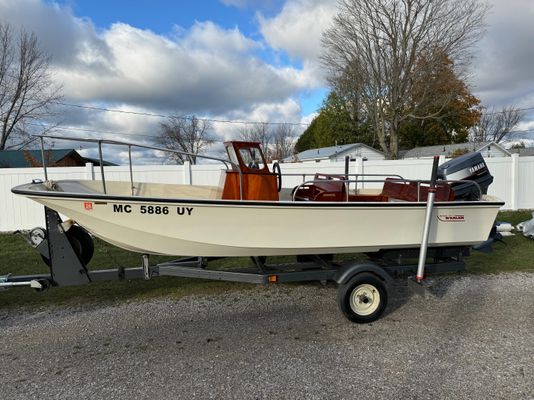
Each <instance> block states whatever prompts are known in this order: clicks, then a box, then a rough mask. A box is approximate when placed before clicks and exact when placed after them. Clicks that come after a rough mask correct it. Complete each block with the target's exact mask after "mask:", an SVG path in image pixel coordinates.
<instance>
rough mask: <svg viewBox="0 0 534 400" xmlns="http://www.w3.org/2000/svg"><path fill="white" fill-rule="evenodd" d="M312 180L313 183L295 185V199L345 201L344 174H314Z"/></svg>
mask: <svg viewBox="0 0 534 400" xmlns="http://www.w3.org/2000/svg"><path fill="white" fill-rule="evenodd" d="M313 180H314V182H313V183H309V184H306V185H302V186H297V187H298V189H297V190H296V193H295V200H297V201H347V187H346V182H345V181H346V180H347V178H346V177H345V176H344V175H331V174H315V177H314V179H313ZM295 189H296V188H295ZM295 189H293V190H295Z"/></svg>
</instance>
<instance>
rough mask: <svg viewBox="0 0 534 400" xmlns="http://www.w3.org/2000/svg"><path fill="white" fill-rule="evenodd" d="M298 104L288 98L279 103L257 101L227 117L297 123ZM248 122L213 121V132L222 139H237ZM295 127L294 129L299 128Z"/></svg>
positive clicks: (298, 116) (298, 114)
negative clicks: (257, 102)
mask: <svg viewBox="0 0 534 400" xmlns="http://www.w3.org/2000/svg"><path fill="white" fill-rule="evenodd" d="M300 114H301V107H300V104H299V103H298V102H297V101H296V100H294V99H292V98H289V99H287V100H285V101H283V102H279V103H259V104H255V105H253V106H251V107H250V108H248V109H243V110H236V111H234V112H233V113H231V114H230V115H229V116H228V117H229V118H230V119H231V120H236V121H251V122H295V123H299V122H300V119H301V116H300ZM228 117H226V118H225V117H223V116H219V117H215V118H214V119H227V118H228ZM250 126H252V125H249V124H228V123H225V122H215V123H213V130H214V132H215V133H216V134H217V135H218V136H219V137H220V138H222V139H223V140H231V139H237V138H238V137H239V133H240V131H241V130H243V129H245V130H246V129H248V128H249V127H250ZM300 129H301V128H300V127H298V126H297V127H296V130H300Z"/></svg>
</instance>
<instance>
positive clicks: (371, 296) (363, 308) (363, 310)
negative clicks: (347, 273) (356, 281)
mask: <svg viewBox="0 0 534 400" xmlns="http://www.w3.org/2000/svg"><path fill="white" fill-rule="evenodd" d="M379 305H380V293H379V292H378V289H377V288H376V287H374V286H373V285H370V284H368V283H364V284H361V285H358V286H356V287H355V288H354V290H353V291H352V293H351V295H350V308H351V309H352V311H354V313H356V314H358V315H362V316H366V315H371V314H372V313H374V312H375V311H376V310H377V309H378V306H379Z"/></svg>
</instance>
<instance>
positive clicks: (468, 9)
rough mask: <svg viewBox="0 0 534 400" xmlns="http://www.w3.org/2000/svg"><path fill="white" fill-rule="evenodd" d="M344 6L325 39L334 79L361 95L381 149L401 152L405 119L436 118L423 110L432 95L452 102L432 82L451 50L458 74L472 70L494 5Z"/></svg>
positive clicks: (347, 1)
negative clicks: (477, 45) (475, 48)
mask: <svg viewBox="0 0 534 400" xmlns="http://www.w3.org/2000/svg"><path fill="white" fill-rule="evenodd" d="M338 6H339V11H338V14H337V15H336V17H335V18H334V22H333V26H332V27H331V28H330V29H329V30H327V31H326V32H325V33H324V34H323V38H322V43H323V46H324V53H323V56H322V62H323V65H324V66H325V67H326V68H327V70H328V71H329V74H330V76H329V81H330V84H331V85H332V86H333V87H334V88H335V89H336V90H339V91H340V92H344V93H351V97H353V98H357V99H358V101H359V102H360V103H361V105H362V108H363V109H364V110H365V112H366V113H367V119H368V121H370V122H371V123H372V124H373V128H374V130H375V132H376V135H377V137H378V141H379V143H380V146H381V148H382V149H383V150H384V152H385V153H386V154H387V155H388V156H389V157H390V158H396V157H397V155H398V150H399V149H398V145H399V128H400V125H401V123H402V122H403V121H404V120H406V119H408V118H412V119H413V118H419V119H425V118H433V117H435V115H418V114H417V113H416V110H419V109H421V107H420V104H425V103H428V101H429V99H432V101H434V102H436V103H438V104H439V103H442V104H443V106H446V105H447V102H449V101H452V98H451V97H452V96H447V95H445V96H441V98H435V97H436V95H437V94H436V93H435V91H433V90H431V87H432V86H431V85H428V86H425V85H426V82H432V76H433V73H434V71H436V70H438V69H439V66H440V63H442V62H443V55H444V54H445V55H447V57H449V58H450V60H451V61H452V62H453V64H454V66H455V69H456V72H457V73H458V74H461V73H463V72H465V71H466V67H467V66H468V65H469V63H470V60H471V56H472V47H473V44H474V43H476V41H477V40H478V38H479V37H480V35H481V34H482V32H483V28H484V18H485V15H486V13H487V10H488V7H487V6H486V5H485V4H483V3H481V2H480V1H479V0H340V1H339V3H338ZM425 87H428V89H427V90H425ZM414 88H417V91H415V90H414ZM415 92H417V97H415V96H414V93H415ZM433 97H434V98H433ZM422 108H423V109H424V108H427V107H422Z"/></svg>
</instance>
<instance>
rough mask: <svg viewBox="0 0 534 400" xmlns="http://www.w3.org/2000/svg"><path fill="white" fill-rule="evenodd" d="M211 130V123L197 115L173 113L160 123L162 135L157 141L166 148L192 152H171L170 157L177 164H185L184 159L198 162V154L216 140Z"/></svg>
mask: <svg viewBox="0 0 534 400" xmlns="http://www.w3.org/2000/svg"><path fill="white" fill-rule="evenodd" d="M210 130H211V125H210V123H209V122H208V121H205V120H201V119H198V118H197V117H195V116H192V117H181V116H178V115H173V116H171V117H169V118H168V120H167V121H165V122H161V123H160V135H159V136H158V138H157V140H156V141H157V143H158V144H160V145H162V146H164V147H165V148H168V149H173V150H178V151H183V152H186V153H190V155H183V154H177V153H171V155H170V156H169V157H170V159H171V160H173V161H174V162H176V163H177V164H183V163H184V161H189V162H190V163H191V164H196V162H197V157H196V156H197V155H198V154H202V153H203V152H205V151H206V150H207V149H208V147H209V146H210V145H212V144H213V142H214V141H215V140H214V138H213V136H212V135H211V132H210Z"/></svg>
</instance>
